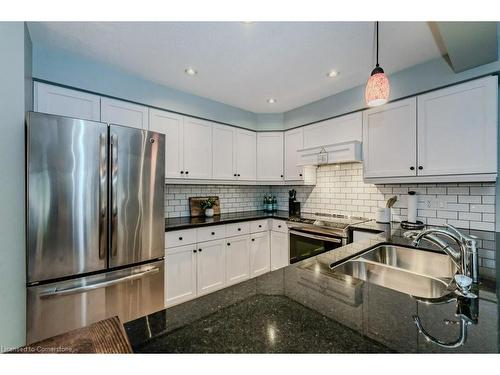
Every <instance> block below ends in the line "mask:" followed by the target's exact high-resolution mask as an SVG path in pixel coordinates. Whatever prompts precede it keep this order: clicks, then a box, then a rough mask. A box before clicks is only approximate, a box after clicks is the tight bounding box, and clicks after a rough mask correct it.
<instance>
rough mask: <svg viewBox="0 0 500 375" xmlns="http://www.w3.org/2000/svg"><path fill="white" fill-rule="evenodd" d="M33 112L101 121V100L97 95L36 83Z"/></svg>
mask: <svg viewBox="0 0 500 375" xmlns="http://www.w3.org/2000/svg"><path fill="white" fill-rule="evenodd" d="M33 90H34V100H33V110H34V111H35V112H43V113H48V114H51V115H59V116H67V117H74V118H79V119H83V120H93V121H100V120H101V108H100V103H101V98H100V97H99V96H97V95H92V94H87V93H85V92H81V91H77V90H70V89H66V88H63V87H59V86H53V85H47V84H45V83H40V82H34V83H33Z"/></svg>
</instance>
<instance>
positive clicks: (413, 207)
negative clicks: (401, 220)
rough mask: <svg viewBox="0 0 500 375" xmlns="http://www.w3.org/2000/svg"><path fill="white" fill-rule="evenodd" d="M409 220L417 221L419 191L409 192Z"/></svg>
mask: <svg viewBox="0 0 500 375" xmlns="http://www.w3.org/2000/svg"><path fill="white" fill-rule="evenodd" d="M408 222H409V223H416V222H417V193H415V192H414V191H409V192H408Z"/></svg>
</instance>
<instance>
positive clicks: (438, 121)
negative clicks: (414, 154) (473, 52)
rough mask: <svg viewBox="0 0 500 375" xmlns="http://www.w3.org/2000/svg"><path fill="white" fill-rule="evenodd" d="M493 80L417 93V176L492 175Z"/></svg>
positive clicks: (494, 164)
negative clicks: (421, 93)
mask: <svg viewBox="0 0 500 375" xmlns="http://www.w3.org/2000/svg"><path fill="white" fill-rule="evenodd" d="M497 90H498V80H497V77H487V78H483V79H479V80H475V81H472V82H467V83H464V84H461V85H457V86H452V87H449V88H446V89H443V90H438V91H433V92H430V93H428V94H424V95H420V96H418V174H419V175H421V176H429V175H449V174H474V173H497V126H498V121H497V112H498V99H497Z"/></svg>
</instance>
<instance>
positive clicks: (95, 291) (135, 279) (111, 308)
mask: <svg viewBox="0 0 500 375" xmlns="http://www.w3.org/2000/svg"><path fill="white" fill-rule="evenodd" d="M164 296H165V294H164V261H163V260H160V261H156V262H152V263H148V264H145V265H141V266H136V267H130V268H126V269H122V270H118V271H113V272H107V273H103V274H98V275H93V276H88V277H82V278H78V279H72V280H68V281H63V282H59V283H52V284H45V285H39V286H31V287H28V312H27V315H28V316H27V340H26V341H27V343H28V344H30V343H33V342H36V341H39V340H43V339H45V338H48V337H51V336H54V335H58V334H61V333H64V332H67V331H70V330H73V329H77V328H81V327H84V326H87V325H89V324H91V323H94V322H97V321H99V320H102V319H106V318H110V317H113V316H116V315H117V316H118V317H119V318H120V320H121V321H122V323H124V322H127V321H130V320H133V319H136V318H139V317H141V316H144V315H147V314H151V313H153V312H155V311H159V310H162V309H163V308H164V307H165V303H164Z"/></svg>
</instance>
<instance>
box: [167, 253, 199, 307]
mask: <svg viewBox="0 0 500 375" xmlns="http://www.w3.org/2000/svg"><path fill="white" fill-rule="evenodd" d="M166 253H167V254H166V256H165V272H166V274H165V305H166V306H167V307H169V306H173V305H177V304H178V303H181V302H185V301H188V300H190V299H193V298H195V297H196V245H195V244H192V245H187V246H180V247H174V248H170V249H167V251H166Z"/></svg>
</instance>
